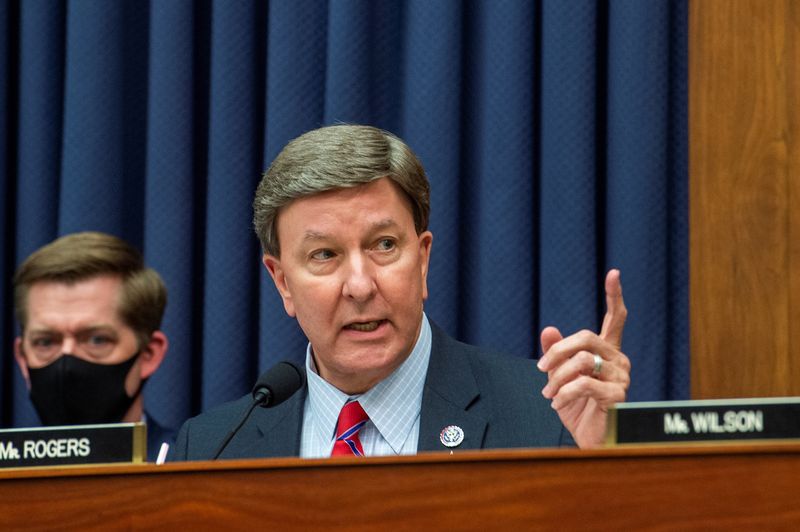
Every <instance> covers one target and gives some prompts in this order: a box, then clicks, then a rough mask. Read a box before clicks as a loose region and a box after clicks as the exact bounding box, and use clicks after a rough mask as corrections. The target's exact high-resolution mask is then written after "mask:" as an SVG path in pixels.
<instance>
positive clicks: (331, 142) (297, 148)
mask: <svg viewBox="0 0 800 532" xmlns="http://www.w3.org/2000/svg"><path fill="white" fill-rule="evenodd" d="M383 177H388V178H389V179H391V180H392V181H394V182H395V183H396V184H397V185H398V186H399V187H400V188H401V189H402V190H403V191H404V192H405V194H406V195H407V196H408V199H409V200H410V202H411V207H412V211H413V215H414V227H415V229H416V231H417V234H420V233H422V232H423V231H426V230H427V229H428V218H429V213H430V185H429V183H428V177H427V176H426V175H425V169H424V168H423V167H422V163H420V161H419V159H418V158H417V156H416V155H414V152H412V151H411V148H409V147H408V146H407V145H406V144H405V143H404V142H403V141H402V140H400V139H399V138H398V137H396V136H394V135H392V134H391V133H388V132H386V131H383V130H381V129H378V128H374V127H371V126H359V125H347V124H340V125H335V126H328V127H323V128H319V129H315V130H313V131H309V132H308V133H305V134H303V135H301V136H299V137H297V138H296V139H294V140H292V141H291V142H289V144H287V145H286V147H284V148H283V150H282V151H281V152H280V153H279V154H278V156H277V157H276V158H275V160H274V161H273V162H272V165H270V167H269V169H268V170H267V171H266V172H265V173H264V177H263V178H262V179H261V183H259V185H258V188H257V189H256V196H255V199H254V200H253V225H254V227H255V231H256V235H257V236H258V239H259V240H260V241H261V247H262V249H263V250H264V252H265V253H269V254H271V255H274V256H276V257H277V256H280V243H279V242H278V231H277V226H276V223H275V221H276V218H277V216H278V211H279V210H280V209H281V208H282V207H284V206H285V205H288V204H289V203H290V202H292V201H293V200H295V199H298V198H302V197H305V196H311V195H314V194H319V193H321V192H325V191H328V190H334V189H337V188H351V187H356V186H359V185H363V184H366V183H369V182H371V181H375V180H376V179H381V178H383Z"/></svg>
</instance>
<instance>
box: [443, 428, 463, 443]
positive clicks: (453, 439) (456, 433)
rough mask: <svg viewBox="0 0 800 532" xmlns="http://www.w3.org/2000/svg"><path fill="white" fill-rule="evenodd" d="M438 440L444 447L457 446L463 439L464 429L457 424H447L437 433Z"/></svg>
mask: <svg viewBox="0 0 800 532" xmlns="http://www.w3.org/2000/svg"><path fill="white" fill-rule="evenodd" d="M439 441H441V442H442V445H444V446H445V447H458V446H459V445H461V442H463V441H464V431H463V430H461V427H459V426H457V425H448V426H446V427H445V428H443V429H442V432H441V433H440V434H439Z"/></svg>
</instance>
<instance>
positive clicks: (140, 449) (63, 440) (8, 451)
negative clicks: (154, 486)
mask: <svg viewBox="0 0 800 532" xmlns="http://www.w3.org/2000/svg"><path fill="white" fill-rule="evenodd" d="M146 430H147V429H146V427H145V425H144V423H114V424H109V425H74V426H64V427H36V428H23V429H4V430H0V468H9V467H38V466H61V465H78V464H110V463H140V462H143V461H144V457H145V452H146V451H145V446H146V436H147V435H146Z"/></svg>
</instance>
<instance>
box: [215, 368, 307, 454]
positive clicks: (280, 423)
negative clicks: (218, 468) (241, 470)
mask: <svg viewBox="0 0 800 532" xmlns="http://www.w3.org/2000/svg"><path fill="white" fill-rule="evenodd" d="M307 393H308V384H307V383H306V382H305V376H304V383H303V387H302V388H300V390H298V391H297V392H295V394H294V395H292V396H291V397H290V398H289V399H287V400H286V401H284V402H283V403H281V404H280V405H278V406H276V407H273V408H261V407H256V410H255V411H254V412H253V414H252V416H251V419H250V420H249V421H248V422H247V423H246V424H245V426H244V427H242V430H241V431H240V433H239V434H238V435H237V436H236V437H234V438H233V440H231V442H230V444H229V445H228V448H227V449H226V450H225V452H224V453H223V456H224V457H227V458H236V457H242V456H246V457H248V458H273V457H277V456H299V455H300V432H301V428H302V420H303V408H304V406H305V398H306V394H307Z"/></svg>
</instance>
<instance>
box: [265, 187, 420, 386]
mask: <svg viewBox="0 0 800 532" xmlns="http://www.w3.org/2000/svg"><path fill="white" fill-rule="evenodd" d="M277 229H278V239H279V242H280V245H281V255H280V258H278V257H274V256H271V255H264V265H265V266H266V267H267V270H268V271H269V272H270V275H271V276H272V278H273V280H274V281H275V285H276V286H277V288H278V291H279V292H280V294H281V297H282V298H283V304H284V307H285V309H286V312H287V313H288V314H289V315H290V316H294V317H296V318H297V321H298V322H299V324H300V327H301V328H302V329H303V331H304V332H305V334H306V336H307V337H308V339H309V341H310V342H311V346H312V348H313V352H314V360H315V362H316V365H317V369H318V371H319V373H320V375H321V376H322V377H323V378H324V379H325V380H327V381H328V382H330V383H331V384H333V385H334V386H336V387H337V388H339V389H340V390H342V391H343V392H345V393H361V392H364V391H366V390H368V389H369V388H371V387H372V386H374V385H375V384H377V383H378V382H380V381H381V380H382V379H383V378H385V377H386V376H388V375H389V374H390V373H391V372H392V371H394V370H395V369H396V368H397V367H398V366H399V365H400V364H402V363H403V361H405V359H406V358H407V357H408V355H409V354H410V353H411V350H412V348H413V347H414V343H415V342H416V340H417V337H418V335H419V329H420V325H421V320H422V302H423V300H425V299H426V298H427V297H428V288H427V285H426V277H427V273H428V259H429V257H430V249H431V242H432V239H433V236H432V235H431V233H430V232H429V231H426V232H424V233H422V234H421V235H417V233H416V231H415V228H414V218H413V215H412V210H411V205H410V202H409V200H408V199H407V198H406V196H405V195H404V194H403V192H402V191H401V190H400V189H399V188H398V187H397V185H395V184H394V183H393V182H392V181H391V180H389V179H388V178H382V179H378V180H376V181H373V182H371V183H369V184H366V185H361V186H358V187H355V188H350V189H342V190H334V191H329V192H324V193H321V194H317V195H314V196H309V197H306V198H301V199H298V200H295V201H293V202H292V203H290V204H289V205H287V206H286V207H284V208H283V209H281V211H280V213H279V214H278V218H277Z"/></svg>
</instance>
